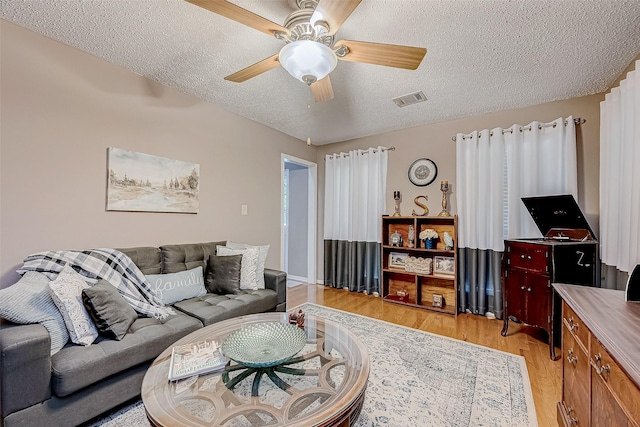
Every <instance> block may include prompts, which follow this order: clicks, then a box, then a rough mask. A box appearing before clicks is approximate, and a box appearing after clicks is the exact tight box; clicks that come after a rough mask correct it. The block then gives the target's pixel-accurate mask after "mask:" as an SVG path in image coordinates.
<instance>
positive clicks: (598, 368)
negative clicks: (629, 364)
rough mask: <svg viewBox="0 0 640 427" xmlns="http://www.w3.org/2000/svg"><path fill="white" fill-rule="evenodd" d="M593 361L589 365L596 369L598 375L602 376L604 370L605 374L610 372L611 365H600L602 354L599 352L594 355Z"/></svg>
mask: <svg viewBox="0 0 640 427" xmlns="http://www.w3.org/2000/svg"><path fill="white" fill-rule="evenodd" d="M594 359H595V360H594V361H592V362H591V366H593V369H594V370H595V371H596V374H598V375H600V376H601V377H603V378H604V376H603V374H604V373H605V372H606V373H607V375H609V374H610V373H611V366H609V365H604V366H601V364H602V355H601V354H600V353H598V354H596V355H595V356H594Z"/></svg>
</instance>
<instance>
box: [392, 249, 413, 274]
mask: <svg viewBox="0 0 640 427" xmlns="http://www.w3.org/2000/svg"><path fill="white" fill-rule="evenodd" d="M407 258H409V254H408V253H404V252H390V253H389V268H395V269H398V270H404V264H405V262H406V261H407Z"/></svg>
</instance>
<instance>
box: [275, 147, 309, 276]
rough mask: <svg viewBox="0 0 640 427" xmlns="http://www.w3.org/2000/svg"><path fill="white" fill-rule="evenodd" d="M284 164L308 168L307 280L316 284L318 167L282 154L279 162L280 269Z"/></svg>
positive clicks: (282, 252)
mask: <svg viewBox="0 0 640 427" xmlns="http://www.w3.org/2000/svg"><path fill="white" fill-rule="evenodd" d="M285 163H294V164H297V165H301V166H306V167H308V169H307V170H308V172H309V179H308V182H309V189H308V192H307V193H308V197H309V200H308V203H309V209H308V212H309V214H308V215H309V216H308V218H307V224H308V225H309V227H307V233H308V234H307V245H308V248H307V275H308V276H309V277H308V278H307V280H308V281H309V283H313V284H315V283H316V235H317V228H318V224H317V221H316V211H317V193H318V182H317V181H318V165H317V164H316V163H313V162H310V161H308V160H304V159H300V158H298V157H294V156H290V155H288V154H284V153H282V155H281V161H280V269H284V245H285V242H284V223H283V219H284V165H285Z"/></svg>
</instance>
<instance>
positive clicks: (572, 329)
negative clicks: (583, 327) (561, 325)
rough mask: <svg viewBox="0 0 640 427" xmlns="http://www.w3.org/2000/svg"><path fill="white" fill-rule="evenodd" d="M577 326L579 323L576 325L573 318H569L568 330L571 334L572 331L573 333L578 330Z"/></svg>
mask: <svg viewBox="0 0 640 427" xmlns="http://www.w3.org/2000/svg"><path fill="white" fill-rule="evenodd" d="M579 325H580V324H579V323H576V321H575V320H573V317H571V318H570V319H569V330H570V331H571V332H573V331H575V330H576V329H578V326H579Z"/></svg>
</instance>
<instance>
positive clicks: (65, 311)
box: [49, 264, 98, 345]
mask: <svg viewBox="0 0 640 427" xmlns="http://www.w3.org/2000/svg"><path fill="white" fill-rule="evenodd" d="M88 287H89V285H87V282H85V280H84V277H83V276H82V275H81V274H79V273H76V271H75V270H74V269H73V268H72V267H71V265H69V264H65V266H64V268H63V269H62V271H61V272H60V274H58V277H56V279H55V280H52V281H51V282H50V283H49V288H51V298H53V302H54V303H55V304H56V306H57V307H58V310H60V314H62V318H63V319H64V324H65V325H66V326H67V330H68V331H69V337H70V338H71V341H72V342H74V343H76V344H82V345H89V344H91V343H92V342H93V341H95V339H96V338H98V330H97V329H96V326H95V325H94V324H93V321H92V320H91V317H90V316H89V313H87V310H86V309H85V308H84V304H83V303H82V290H83V289H85V288H88Z"/></svg>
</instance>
